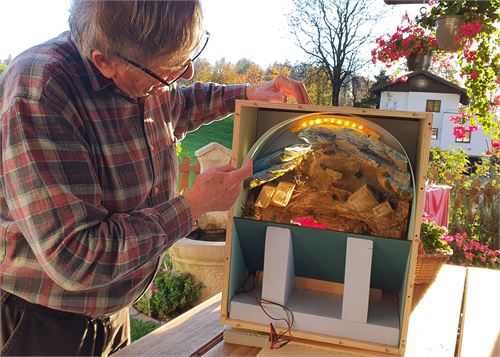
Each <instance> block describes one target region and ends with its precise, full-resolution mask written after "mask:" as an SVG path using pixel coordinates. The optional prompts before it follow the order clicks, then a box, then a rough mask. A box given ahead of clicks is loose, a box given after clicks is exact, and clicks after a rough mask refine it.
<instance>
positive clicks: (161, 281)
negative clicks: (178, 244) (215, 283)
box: [135, 264, 202, 320]
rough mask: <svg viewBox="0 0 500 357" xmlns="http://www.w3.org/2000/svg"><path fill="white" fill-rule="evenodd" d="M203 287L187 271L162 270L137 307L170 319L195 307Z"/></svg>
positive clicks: (148, 313) (146, 312)
mask: <svg viewBox="0 0 500 357" xmlns="http://www.w3.org/2000/svg"><path fill="white" fill-rule="evenodd" d="M165 265H167V264H165ZM201 288H202V284H200V283H196V282H195V281H194V280H193V277H192V276H191V274H189V273H187V272H178V271H175V270H172V269H166V270H161V271H160V272H159V273H158V275H157V276H156V277H155V279H154V280H153V285H152V286H151V288H150V289H149V291H148V292H146V294H144V295H143V296H142V297H141V298H140V299H139V300H138V301H137V303H136V304H135V308H136V309H137V310H139V311H140V312H142V313H144V314H147V315H149V316H151V317H153V318H156V319H160V320H169V319H171V318H173V317H175V316H178V315H180V314H181V313H183V312H184V311H186V310H188V309H190V308H191V307H193V305H194V303H195V302H196V301H197V300H198V299H199V297H200V293H201Z"/></svg>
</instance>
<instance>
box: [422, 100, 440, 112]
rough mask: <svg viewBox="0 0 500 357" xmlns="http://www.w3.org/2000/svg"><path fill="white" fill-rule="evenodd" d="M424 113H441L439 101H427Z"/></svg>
mask: <svg viewBox="0 0 500 357" xmlns="http://www.w3.org/2000/svg"><path fill="white" fill-rule="evenodd" d="M425 111H426V112H431V113H439V112H440V111H441V101H440V100H435V99H427V104H426V105H425Z"/></svg>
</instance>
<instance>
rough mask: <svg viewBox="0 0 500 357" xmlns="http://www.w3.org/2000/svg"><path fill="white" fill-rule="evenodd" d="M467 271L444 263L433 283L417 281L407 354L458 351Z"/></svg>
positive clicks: (413, 356) (425, 356) (426, 356)
mask: <svg viewBox="0 0 500 357" xmlns="http://www.w3.org/2000/svg"><path fill="white" fill-rule="evenodd" d="M465 273H466V269H465V268H463V267H459V266H454V265H444V266H443V267H442V268H441V270H440V271H439V273H438V275H437V277H436V280H435V281H434V282H433V283H432V284H431V285H415V288H414V294H413V307H412V313H411V316H410V321H409V327H408V337H407V343H406V353H405V356H407V357H434V356H440V357H446V356H449V357H453V356H454V355H455V346H456V342H457V333H458V327H459V320H460V312H461V309H462V296H463V291H464V287H465ZM476 356H479V355H476Z"/></svg>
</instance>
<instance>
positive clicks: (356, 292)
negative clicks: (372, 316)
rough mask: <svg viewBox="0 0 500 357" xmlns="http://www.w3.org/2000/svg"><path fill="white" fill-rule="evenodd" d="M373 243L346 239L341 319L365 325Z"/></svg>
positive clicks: (357, 239)
mask: <svg viewBox="0 0 500 357" xmlns="http://www.w3.org/2000/svg"><path fill="white" fill-rule="evenodd" d="M372 254H373V241H371V240H367V239H359V238H351V237H348V238H347V249H346V261H345V275H344V297H343V299H342V319H343V320H349V321H357V322H364V323H366V321H367V318H368V303H369V296H370V275H371V272H372Z"/></svg>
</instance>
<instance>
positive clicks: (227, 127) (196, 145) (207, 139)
mask: <svg viewBox="0 0 500 357" xmlns="http://www.w3.org/2000/svg"><path fill="white" fill-rule="evenodd" d="M233 123H234V114H231V115H230V116H228V117H227V118H226V119H223V120H219V121H216V122H213V123H211V124H209V125H202V126H201V127H200V128H199V129H198V130H196V131H193V132H192V133H189V134H187V136H186V137H185V138H184V140H182V141H181V147H182V151H181V153H180V155H179V161H180V159H181V158H182V157H184V156H189V157H190V158H191V163H194V162H195V159H196V157H195V156H194V153H195V151H196V150H198V149H201V148H202V147H204V146H205V145H207V144H210V143H211V142H217V143H219V144H221V145H223V146H225V147H227V148H228V149H231V148H232V147H233ZM193 180H194V174H191V176H190V178H189V186H190V187H191V185H192V184H193Z"/></svg>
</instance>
